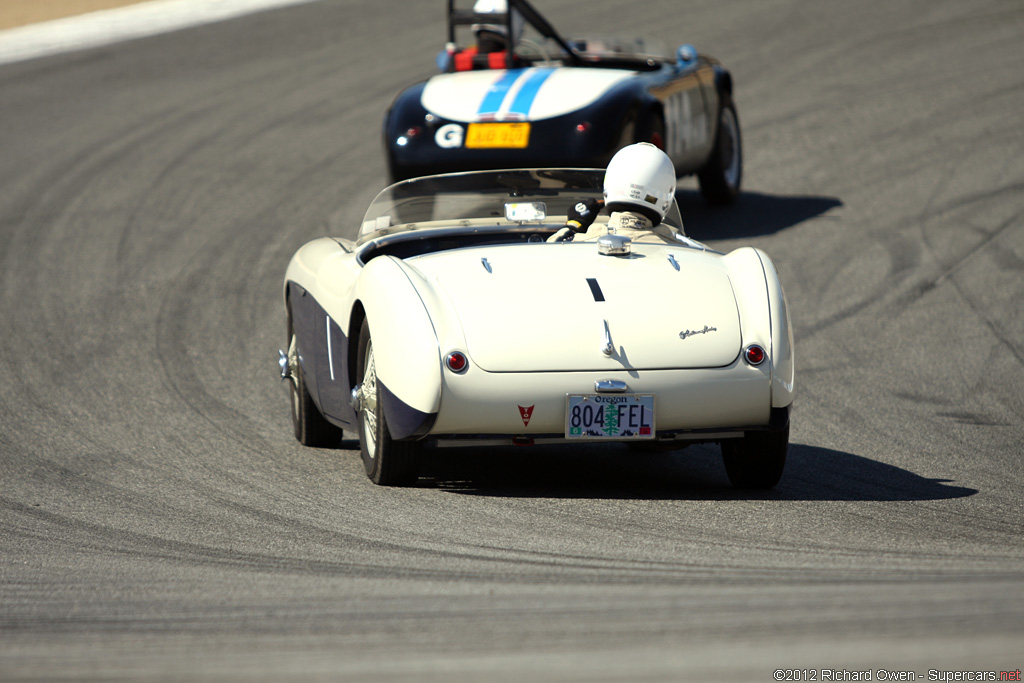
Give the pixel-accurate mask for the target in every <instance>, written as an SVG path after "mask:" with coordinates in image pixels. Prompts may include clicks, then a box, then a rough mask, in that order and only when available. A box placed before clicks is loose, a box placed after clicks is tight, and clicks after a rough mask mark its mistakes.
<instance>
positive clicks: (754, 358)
mask: <svg viewBox="0 0 1024 683" xmlns="http://www.w3.org/2000/svg"><path fill="white" fill-rule="evenodd" d="M766 356H767V354H766V353H765V351H764V349H763V348H761V347H760V346H758V345H757V344H751V345H750V346H748V347H747V348H746V350H745V351H744V352H743V357H744V358H746V359H747V362H748V363H750V364H751V365H760V364H761V363H763V362H764V359H765V357H766Z"/></svg>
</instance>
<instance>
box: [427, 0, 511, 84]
mask: <svg viewBox="0 0 1024 683" xmlns="http://www.w3.org/2000/svg"><path fill="white" fill-rule="evenodd" d="M473 11H474V12H475V13H476V14H482V15H485V16H487V15H490V16H493V17H494V22H493V23H484V24H473V26H472V29H473V34H474V35H475V36H476V45H471V46H470V47H467V48H465V49H464V50H456V49H455V46H454V45H453V44H452V45H449V46H448V47H447V48H446V52H445V53H442V55H443V59H442V58H441V57H439V62H438V64H439V65H440V66H441V70H442V71H447V70H454V71H470V70H472V69H504V68H505V67H506V66H507V64H508V62H507V58H508V53H509V52H510V51H511V52H513V56H512V57H513V63H515V61H516V59H515V55H514V52H515V47H516V45H517V44H518V43H519V39H520V38H521V37H522V35H523V28H524V25H523V16H522V15H521V14H520V13H519V12H517V11H516V10H515V9H511V10H510V9H509V6H508V0H476V3H475V4H474V5H473ZM509 12H511V13H512V16H511V20H512V36H511V38H510V36H509V35H508V23H507V21H506V16H507V14H508V13H509Z"/></svg>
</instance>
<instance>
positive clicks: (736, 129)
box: [697, 99, 743, 204]
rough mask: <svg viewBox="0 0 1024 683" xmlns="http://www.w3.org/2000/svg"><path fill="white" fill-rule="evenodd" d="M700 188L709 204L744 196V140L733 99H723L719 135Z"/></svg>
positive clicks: (700, 173) (701, 176)
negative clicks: (742, 185) (742, 186)
mask: <svg viewBox="0 0 1024 683" xmlns="http://www.w3.org/2000/svg"><path fill="white" fill-rule="evenodd" d="M697 178H698V180H700V191H701V194H703V195H704V200H705V201H707V202H708V203H709V204H732V203H733V202H735V201H736V198H737V197H739V195H740V181H741V180H742V179H743V143H742V140H741V139H740V120H739V118H738V117H737V116H736V107H735V105H733V103H732V101H731V100H729V99H724V100H723V101H722V107H721V109H720V111H719V114H718V134H717V135H716V136H715V147H714V149H712V150H711V157H710V158H709V159H708V162H707V163H706V164H705V165H704V168H702V169H701V170H700V171H698V172H697Z"/></svg>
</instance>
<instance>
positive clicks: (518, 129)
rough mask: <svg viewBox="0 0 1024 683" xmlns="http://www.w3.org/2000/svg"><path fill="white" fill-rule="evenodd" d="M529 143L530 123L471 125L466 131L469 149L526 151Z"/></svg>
mask: <svg viewBox="0 0 1024 683" xmlns="http://www.w3.org/2000/svg"><path fill="white" fill-rule="evenodd" d="M529 142H530V124H529V123H471V124H469V130H467V131H466V147H467V148H469V149H524V148H525V147H526V146H527V145H528V144H529Z"/></svg>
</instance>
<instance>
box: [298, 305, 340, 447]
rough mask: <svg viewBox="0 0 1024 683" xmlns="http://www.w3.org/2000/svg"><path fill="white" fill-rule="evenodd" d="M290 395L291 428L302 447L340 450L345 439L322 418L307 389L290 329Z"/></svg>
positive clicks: (338, 430) (336, 428)
mask: <svg viewBox="0 0 1024 683" xmlns="http://www.w3.org/2000/svg"><path fill="white" fill-rule="evenodd" d="M288 327H289V329H288V368H287V371H288V377H287V380H288V393H289V394H290V398H291V406H292V427H293V428H294V430H295V438H296V439H298V440H299V443H301V444H302V445H303V446H317V447H326V446H337V445H338V443H339V442H340V441H341V438H342V430H341V429H339V428H338V427H335V426H334V425H332V424H331V423H330V422H328V421H327V420H326V419H324V416H323V415H321V414H320V411H319V410H318V409H317V407H316V403H314V402H313V397H312V396H310V395H309V389H307V388H306V379H305V377H304V376H303V373H302V364H301V363H299V351H298V347H297V342H296V339H295V332H294V331H293V330H292V329H291V324H290V323H289V325H288Z"/></svg>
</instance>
